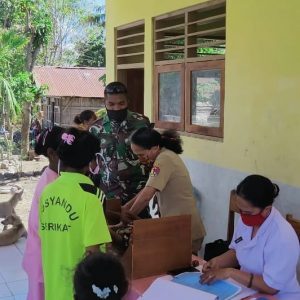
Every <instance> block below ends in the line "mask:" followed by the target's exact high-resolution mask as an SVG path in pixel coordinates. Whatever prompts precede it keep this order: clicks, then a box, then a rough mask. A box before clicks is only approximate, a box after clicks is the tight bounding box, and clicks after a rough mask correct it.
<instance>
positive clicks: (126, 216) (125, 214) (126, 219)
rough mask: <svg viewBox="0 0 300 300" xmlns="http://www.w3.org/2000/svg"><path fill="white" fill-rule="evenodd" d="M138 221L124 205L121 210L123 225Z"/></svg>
mask: <svg viewBox="0 0 300 300" xmlns="http://www.w3.org/2000/svg"><path fill="white" fill-rule="evenodd" d="M137 219H139V217H138V216H136V215H134V214H132V213H131V212H130V211H129V207H128V206H126V205H123V206H122V208H121V220H122V222H123V223H124V224H128V223H132V222H133V221H134V220H137Z"/></svg>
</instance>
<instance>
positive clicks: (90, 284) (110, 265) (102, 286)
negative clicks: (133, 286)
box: [74, 252, 139, 300]
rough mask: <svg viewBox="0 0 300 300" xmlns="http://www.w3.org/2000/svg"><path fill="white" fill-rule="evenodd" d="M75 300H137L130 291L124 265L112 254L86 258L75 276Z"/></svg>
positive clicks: (77, 268)
mask: <svg viewBox="0 0 300 300" xmlns="http://www.w3.org/2000/svg"><path fill="white" fill-rule="evenodd" d="M74 291H75V296H74V298H75V300H97V299H98V300H99V299H106V300H121V299H122V300H136V299H137V298H138V297H139V296H138V294H137V293H135V292H133V291H128V281H127V279H126V276H125V271H124V268H123V265H122V264H121V262H120V261H119V260H118V258H117V257H115V256H113V255H112V254H105V253H100V252H99V253H93V254H91V255H89V256H87V257H85V258H84V259H83V260H82V261H81V262H80V263H79V264H78V265H77V267H76V270H75V274H74Z"/></svg>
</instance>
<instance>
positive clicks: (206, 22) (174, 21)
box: [152, 0, 227, 140]
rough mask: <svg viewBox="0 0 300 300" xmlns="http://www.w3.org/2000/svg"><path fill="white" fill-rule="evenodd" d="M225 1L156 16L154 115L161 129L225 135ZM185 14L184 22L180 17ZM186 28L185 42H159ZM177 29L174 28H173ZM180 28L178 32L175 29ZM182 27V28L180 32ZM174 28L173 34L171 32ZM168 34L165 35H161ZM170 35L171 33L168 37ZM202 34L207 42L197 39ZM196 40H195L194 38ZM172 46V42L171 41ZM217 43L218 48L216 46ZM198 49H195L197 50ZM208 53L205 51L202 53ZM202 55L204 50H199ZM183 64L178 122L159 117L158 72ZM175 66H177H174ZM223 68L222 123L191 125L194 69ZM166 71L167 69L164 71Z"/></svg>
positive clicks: (203, 135)
mask: <svg viewBox="0 0 300 300" xmlns="http://www.w3.org/2000/svg"><path fill="white" fill-rule="evenodd" d="M226 2H227V0H210V1H207V2H204V3H201V4H196V5H194V6H190V7H186V8H184V9H180V10H177V11H173V12H168V13H165V14H162V15H160V16H156V17H154V18H153V49H152V50H153V66H154V69H153V75H154V76H153V80H154V81H153V87H152V88H153V98H154V99H153V100H154V105H153V115H154V121H155V125H156V127H158V128H161V129H175V130H178V131H180V132H182V134H185V133H186V134H187V135H189V134H196V135H197V136H199V137H200V138H204V139H216V140H217V139H223V138H224V102H225V55H226V52H225V51H226ZM183 15H184V21H183V20H181V19H182V17H183ZM182 27H184V43H183V45H181V44H180V45H176V43H174V46H173V47H171V46H170V45H164V44H160V43H163V42H165V41H169V40H172V41H173V40H177V39H181V38H182V35H181V33H180V30H182ZM174 30H175V31H174ZM176 30H177V31H176ZM178 30H179V31H178ZM171 31H174V32H173V34H171V33H172V32H171ZM163 33H165V38H163V36H162V34H163ZM168 35H169V36H168ZM201 37H203V40H204V41H202V40H201V41H198V40H197V39H198V38H200V39H201ZM194 40H195V41H194ZM170 44H171V45H173V42H172V43H170ZM202 46H203V48H207V47H209V48H224V49H225V51H224V52H223V53H218V52H215V53H214V52H212V53H211V52H207V54H204V55H199V53H198V52H197V51H198V48H199V47H200V48H201V47H202ZM214 46H215V47H214ZM195 49H196V50H195ZM177 50H178V51H179V52H183V58H173V59H172V58H167V59H164V58H163V57H160V56H161V55H162V54H163V53H169V52H170V53H172V52H178V51H177ZM203 53H206V52H203ZM200 54H201V53H200ZM179 65H180V66H181V72H182V78H184V82H182V91H181V92H182V93H183V95H182V99H181V100H182V101H181V116H183V122H182V119H181V121H180V122H179V123H176V122H165V121H160V120H159V82H158V80H159V73H161V72H164V70H176V66H179ZM173 68H175V69H173ZM215 69H218V70H221V81H220V124H219V125H220V126H219V127H208V126H201V125H196V124H192V121H191V117H192V116H191V111H192V101H191V100H192V99H191V96H192V80H191V74H192V71H197V70H199V71H201V70H215ZM165 72H167V71H165Z"/></svg>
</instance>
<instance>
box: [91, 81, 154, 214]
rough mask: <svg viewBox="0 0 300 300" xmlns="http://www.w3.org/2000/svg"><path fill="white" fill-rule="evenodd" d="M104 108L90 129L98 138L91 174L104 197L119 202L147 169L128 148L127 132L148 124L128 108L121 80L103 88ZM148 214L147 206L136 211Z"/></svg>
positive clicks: (132, 192) (131, 193) (135, 189)
mask: <svg viewBox="0 0 300 300" xmlns="http://www.w3.org/2000/svg"><path fill="white" fill-rule="evenodd" d="M104 97H105V98H104V100H105V107H106V111H105V112H102V114H101V116H100V118H99V119H98V120H97V121H96V122H95V123H94V124H93V125H92V126H91V128H90V132H91V133H92V134H94V135H95V136H96V137H97V138H98V139H99V141H100V152H99V153H97V162H98V166H99V168H96V170H95V171H96V172H95V171H94V172H93V173H96V174H94V175H93V180H94V182H95V184H97V185H98V186H99V188H100V189H101V190H102V191H103V192H104V193H105V197H106V200H110V199H120V200H121V203H122V205H123V204H125V203H127V202H128V201H129V200H131V199H132V198H133V197H135V195H136V194H137V193H138V192H139V191H140V190H141V189H143V187H144V186H145V184H146V182H147V179H148V177H149V170H148V169H147V167H146V166H145V165H142V164H141V163H140V162H139V160H138V158H137V156H136V155H134V154H133V152H132V150H131V148H130V139H129V137H130V135H131V134H132V133H133V132H134V131H135V130H136V129H138V128H141V127H149V125H150V122H149V119H148V118H147V117H145V116H143V115H141V114H138V113H136V112H132V111H130V110H128V99H127V89H126V87H125V85H124V84H122V83H121V82H111V83H109V84H108V85H107V86H106V88H105V90H104ZM139 216H140V217H143V218H146V217H149V210H148V208H146V209H145V210H144V211H142V212H141V214H140V215H139Z"/></svg>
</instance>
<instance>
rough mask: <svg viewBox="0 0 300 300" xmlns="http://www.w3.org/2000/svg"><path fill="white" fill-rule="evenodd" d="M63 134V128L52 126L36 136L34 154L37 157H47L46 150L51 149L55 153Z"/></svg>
mask: <svg viewBox="0 0 300 300" xmlns="http://www.w3.org/2000/svg"><path fill="white" fill-rule="evenodd" d="M63 132H64V128H62V127H59V126H53V127H51V128H46V129H44V130H43V131H42V132H41V133H40V134H39V135H38V136H37V139H36V144H35V146H34V152H35V153H36V154H37V155H44V156H46V157H47V149H48V148H52V149H53V150H55V151H56V150H57V148H58V146H59V144H60V142H61V136H62V134H63Z"/></svg>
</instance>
